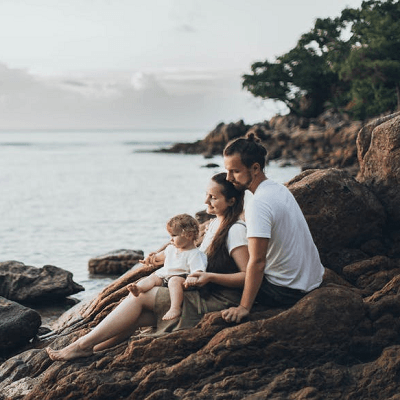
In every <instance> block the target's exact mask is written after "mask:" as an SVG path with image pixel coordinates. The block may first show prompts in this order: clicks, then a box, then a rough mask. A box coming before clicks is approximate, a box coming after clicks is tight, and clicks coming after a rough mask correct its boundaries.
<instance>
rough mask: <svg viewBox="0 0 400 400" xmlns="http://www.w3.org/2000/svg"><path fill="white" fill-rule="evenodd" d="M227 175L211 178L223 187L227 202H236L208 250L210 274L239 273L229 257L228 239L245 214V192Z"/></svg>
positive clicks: (228, 209)
mask: <svg viewBox="0 0 400 400" xmlns="http://www.w3.org/2000/svg"><path fill="white" fill-rule="evenodd" d="M226 175H227V174H226V172H221V173H219V174H216V175H214V176H213V177H212V178H211V180H212V181H213V182H215V183H217V184H218V185H219V186H220V187H221V193H222V195H223V196H224V197H225V199H226V201H230V200H232V199H234V202H233V204H232V205H231V206H229V207H228V208H227V209H226V211H225V215H224V219H223V221H222V222H221V225H220V226H219V228H218V230H217V232H216V233H215V236H214V239H213V240H212V242H211V244H210V245H209V246H208V248H207V250H206V253H207V257H208V266H207V271H208V272H220V273H231V272H237V271H238V267H237V265H236V264H235V262H234V261H233V259H232V257H231V256H230V255H229V252H228V249H227V247H226V239H227V237H228V232H229V229H230V228H231V226H232V225H233V224H234V223H235V222H236V221H237V220H238V219H239V217H240V214H241V213H242V212H243V203H244V191H240V190H237V189H236V188H235V186H233V184H232V183H231V182H228V181H227V180H226Z"/></svg>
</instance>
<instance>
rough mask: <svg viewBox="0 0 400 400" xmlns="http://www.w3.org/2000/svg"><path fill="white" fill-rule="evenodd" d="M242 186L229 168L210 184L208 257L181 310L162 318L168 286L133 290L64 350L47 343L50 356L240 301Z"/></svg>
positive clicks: (174, 325) (104, 344) (85, 350)
mask: <svg viewBox="0 0 400 400" xmlns="http://www.w3.org/2000/svg"><path fill="white" fill-rule="evenodd" d="M243 197H244V194H243V192H240V191H239V190H237V189H235V187H234V186H233V184H231V183H230V182H228V181H227V180H226V173H220V174H217V175H214V176H213V177H212V178H211V182H210V184H209V186H208V188H207V197H206V201H205V203H206V204H207V213H209V214H213V215H215V216H216V218H215V219H214V220H213V221H212V222H211V223H210V225H209V228H208V230H207V232H206V233H205V235H204V238H203V242H202V244H201V246H200V250H202V251H205V253H206V254H207V257H208V266H207V270H206V272H195V273H194V274H192V275H190V276H191V277H195V278H197V279H196V281H195V282H194V283H193V284H192V285H191V289H193V288H195V289H196V288H197V289H198V290H189V291H185V293H184V301H183V306H182V315H181V317H180V318H179V319H178V318H176V319H175V320H172V321H170V320H167V321H165V320H162V317H163V315H164V314H165V312H166V310H168V309H169V307H170V296H169V293H168V289H167V288H164V287H161V288H159V287H154V288H153V289H151V290H149V291H148V292H146V293H140V294H139V295H138V296H137V297H135V296H133V295H132V294H129V295H128V296H127V297H126V298H125V299H124V300H123V301H122V302H121V303H120V304H119V305H118V306H117V307H116V308H115V309H114V310H113V311H112V312H111V313H110V314H109V315H108V316H107V317H106V318H104V319H103V320H102V321H101V322H100V323H99V325H97V326H96V327H95V328H94V329H93V330H92V331H91V332H89V333H88V334H87V335H85V336H82V337H81V338H79V339H78V340H77V341H75V342H73V343H71V344H70V345H68V346H67V347H65V348H63V349H61V350H52V349H50V348H47V349H46V350H47V353H48V354H49V357H50V358H51V359H52V360H71V359H74V358H78V357H87V356H90V355H92V354H93V352H95V351H100V350H104V349H106V348H108V347H111V346H113V345H116V344H118V343H120V342H122V341H123V340H125V339H127V338H128V337H129V336H131V335H132V334H133V333H134V332H135V331H136V330H137V329H138V328H139V327H146V326H157V333H158V334H160V333H164V332H171V331H173V330H178V329H186V328H190V327H193V326H195V325H196V324H197V323H198V322H199V321H200V320H201V318H202V317H203V315H204V314H205V313H207V312H211V311H219V310H224V309H226V308H228V307H231V306H237V305H238V304H239V302H240V298H241V292H242V288H243V284H244V279H245V268H246V265H247V261H248V257H249V256H248V249H247V239H246V228H245V226H244V223H243V222H241V221H240V220H239V218H240V215H241V213H242V211H243Z"/></svg>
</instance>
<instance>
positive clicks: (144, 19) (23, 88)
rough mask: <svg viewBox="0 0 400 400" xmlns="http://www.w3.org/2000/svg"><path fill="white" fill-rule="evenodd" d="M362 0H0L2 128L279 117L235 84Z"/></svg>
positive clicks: (179, 125)
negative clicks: (321, 20)
mask: <svg viewBox="0 0 400 400" xmlns="http://www.w3.org/2000/svg"><path fill="white" fill-rule="evenodd" d="M361 2H362V1H361V0H335V1H332V0H329V1H328V0H319V1H317V0H314V1H311V0H303V1H298V0H241V1H239V0H199V1H198V0H140V1H139V0H64V1H54V0H0V129H1V130H7V129H204V130H211V129H213V128H214V127H215V126H216V125H217V124H218V123H220V122H225V123H229V122H236V121H239V120H241V119H243V120H244V122H245V123H247V124H253V123H257V122H261V121H264V120H269V119H270V118H271V117H273V116H274V115H276V114H285V113H286V112H287V110H286V109H285V107H284V105H283V104H282V103H277V102H273V101H271V100H261V99H257V98H254V97H253V96H252V95H251V94H250V93H249V92H247V91H245V90H244V89H242V79H241V76H242V75H243V74H246V73H249V72H250V67H251V65H252V64H253V63H254V62H256V61H264V60H266V59H268V60H269V61H274V59H275V57H277V56H280V55H282V54H284V53H286V52H288V51H289V50H290V49H291V48H293V47H294V46H295V45H296V42H297V41H298V39H299V38H300V36H301V34H303V33H305V32H307V31H309V30H310V29H311V28H312V27H313V25H314V22H315V20H316V19H317V18H326V17H332V18H334V17H337V16H339V15H340V13H341V11H342V10H343V9H344V8H346V7H352V8H359V7H360V6H361Z"/></svg>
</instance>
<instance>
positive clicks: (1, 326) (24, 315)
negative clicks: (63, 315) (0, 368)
mask: <svg viewBox="0 0 400 400" xmlns="http://www.w3.org/2000/svg"><path fill="white" fill-rule="evenodd" d="M40 325H41V318H40V315H39V314H38V313H37V312H36V311H34V310H32V309H30V308H27V307H24V306H22V305H20V304H18V303H15V302H14V301H11V300H7V299H5V298H4V297H0V354H6V353H9V352H10V351H12V350H14V349H15V348H17V347H19V346H22V345H24V344H26V343H28V341H29V340H31V339H32V338H34V337H35V336H36V334H37V333H38V330H39V327H40Z"/></svg>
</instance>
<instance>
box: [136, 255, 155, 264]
mask: <svg viewBox="0 0 400 400" xmlns="http://www.w3.org/2000/svg"><path fill="white" fill-rule="evenodd" d="M155 258H156V253H150V254H149V255H148V256H147V257H146V258H145V259H144V260H139V262H140V263H141V264H145V265H148V266H150V267H152V266H153V265H154V263H155Z"/></svg>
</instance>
